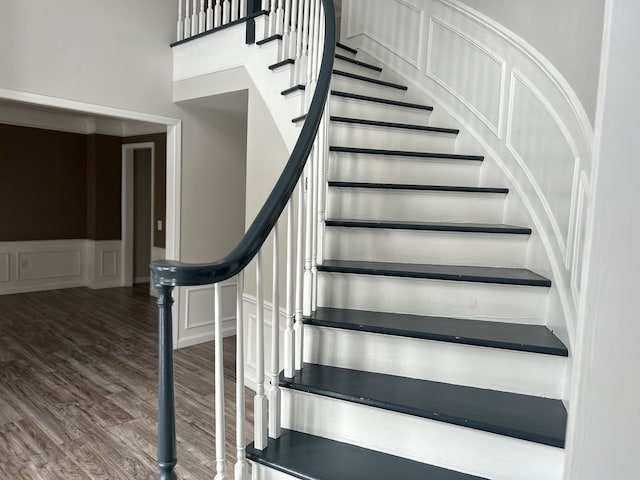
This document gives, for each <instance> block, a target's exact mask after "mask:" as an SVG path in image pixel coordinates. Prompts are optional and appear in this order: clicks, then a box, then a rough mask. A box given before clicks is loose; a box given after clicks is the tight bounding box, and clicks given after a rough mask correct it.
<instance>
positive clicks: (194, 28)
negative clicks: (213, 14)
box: [191, 0, 198, 35]
mask: <svg viewBox="0 0 640 480" xmlns="http://www.w3.org/2000/svg"><path fill="white" fill-rule="evenodd" d="M197 34H198V0H193V12H192V13H191V35H197Z"/></svg>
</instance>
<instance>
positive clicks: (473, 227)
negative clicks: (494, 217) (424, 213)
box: [325, 218, 531, 235]
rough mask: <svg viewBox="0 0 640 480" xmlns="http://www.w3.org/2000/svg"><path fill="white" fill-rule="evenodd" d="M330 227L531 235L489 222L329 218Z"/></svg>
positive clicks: (510, 226) (326, 222)
mask: <svg viewBox="0 0 640 480" xmlns="http://www.w3.org/2000/svg"><path fill="white" fill-rule="evenodd" d="M325 224H326V225H327V226H328V227H353V228H384V229H392V230H429V231H438V232H466V233H499V234H512V235H531V229H530V228H527V227H517V226H514V225H501V224H489V223H446V222H414V221H399V220H393V221H392V220H351V219H337V218H329V219H327V220H325Z"/></svg>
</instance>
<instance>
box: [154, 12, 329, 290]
mask: <svg viewBox="0 0 640 480" xmlns="http://www.w3.org/2000/svg"><path fill="white" fill-rule="evenodd" d="M322 5H323V7H324V15H325V37H324V51H323V54H322V62H321V66H320V73H319V75H318V82H317V84H316V89H315V92H314V94H313V99H312V101H311V105H310V107H309V112H308V114H307V118H306V121H305V123H304V126H303V127H302V131H301V132H300V136H299V137H298V140H297V142H296V144H295V146H294V148H293V152H292V153H291V156H290V157H289V160H288V161H287V164H286V166H285V168H284V170H283V171H282V174H281V175H280V178H279V179H278V181H277V183H276V184H275V186H274V188H273V190H272V191H271V193H270V194H269V197H268V198H267V200H266V202H265V203H264V205H263V206H262V208H261V209H260V212H259V213H258V215H257V216H256V218H255V220H254V221H253V223H252V224H251V226H250V227H249V229H248V230H247V232H246V233H245V235H244V237H242V239H241V240H240V242H239V243H238V245H236V247H235V248H234V249H233V250H232V251H231V252H230V253H229V254H227V255H226V256H225V257H223V258H221V259H219V260H217V261H215V262H212V263H200V264H190V263H183V262H178V261H174V260H156V261H154V262H152V263H151V271H152V274H153V282H154V285H155V286H156V287H160V286H170V287H179V286H192V285H209V284H213V283H218V282H221V281H223V280H226V279H228V278H231V277H233V276H234V275H237V274H238V273H239V272H240V271H242V270H243V269H244V267H246V266H247V265H248V264H249V262H251V260H252V259H253V257H255V255H256V254H257V253H258V251H259V250H260V248H261V247H262V244H263V243H264V242H265V240H266V239H267V237H268V236H269V233H270V232H271V230H272V229H273V227H274V226H275V224H276V222H277V221H278V219H279V218H280V215H281V214H282V211H283V210H284V207H285V206H286V205H287V202H288V201H289V198H290V197H291V195H292V194H293V191H294V189H295V187H296V183H297V182H298V179H299V178H300V176H301V175H302V171H303V170H304V166H305V164H306V162H307V158H308V157H309V153H310V152H311V148H312V147H313V143H314V141H315V138H316V134H317V132H318V128H319V126H320V121H321V119H322V115H323V113H324V107H325V103H326V101H327V98H328V95H329V87H330V84H331V74H332V70H333V59H334V56H335V49H336V20H335V10H334V6H333V0H322Z"/></svg>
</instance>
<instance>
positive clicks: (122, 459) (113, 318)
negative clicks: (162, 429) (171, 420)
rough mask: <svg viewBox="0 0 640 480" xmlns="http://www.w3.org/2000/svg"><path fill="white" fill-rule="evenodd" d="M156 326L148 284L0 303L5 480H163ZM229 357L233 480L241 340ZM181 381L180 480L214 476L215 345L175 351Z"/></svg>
mask: <svg viewBox="0 0 640 480" xmlns="http://www.w3.org/2000/svg"><path fill="white" fill-rule="evenodd" d="M156 318H157V310H156V304H155V299H153V298H152V297H150V296H149V295H148V285H139V286H136V287H134V288H115V289H107V290H90V289H87V288H74V289H65V290H55V291H48V292H37V293H27V294H20V295H7V296H0V479H1V480H5V479H6V480H22V479H29V480H41V479H42V480H58V479H65V480H71V479H109V480H115V479H122V480H131V479H145V480H147V479H152V478H156V476H157V469H156V465H155V458H156V439H157V435H156V414H157V394H156V390H157V319H156ZM224 349H225V396H226V399H227V403H226V410H227V438H226V444H227V472H228V474H229V475H230V478H233V476H232V472H233V470H232V468H233V463H234V462H235V458H234V457H235V441H236V439H235V423H234V422H235V399H234V396H235V383H234V377H235V373H234V371H235V337H231V338H227V339H225V341H224ZM175 378H176V410H177V435H178V467H177V469H176V470H177V472H178V476H179V478H180V479H185V480H187V479H197V480H203V479H205V478H213V476H214V472H215V434H214V432H215V424H214V415H213V411H214V404H213V393H214V388H213V344H212V343H208V344H203V345H198V346H195V347H190V348H186V349H182V350H179V351H177V352H175ZM246 394H247V395H246V405H247V407H246V408H247V414H248V421H247V429H248V431H247V435H248V437H247V440H248V439H249V438H250V437H251V436H252V431H251V426H252V425H253V421H252V418H251V412H252V401H253V397H252V392H251V391H250V390H247V391H246Z"/></svg>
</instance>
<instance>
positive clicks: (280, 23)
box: [276, 0, 284, 38]
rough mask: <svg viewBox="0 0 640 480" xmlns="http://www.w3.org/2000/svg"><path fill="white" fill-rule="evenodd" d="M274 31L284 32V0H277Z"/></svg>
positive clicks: (280, 33) (281, 33)
mask: <svg viewBox="0 0 640 480" xmlns="http://www.w3.org/2000/svg"><path fill="white" fill-rule="evenodd" d="M276 33H277V34H279V35H283V34H284V0H278V9H277V10H276ZM283 38H284V37H283Z"/></svg>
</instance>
